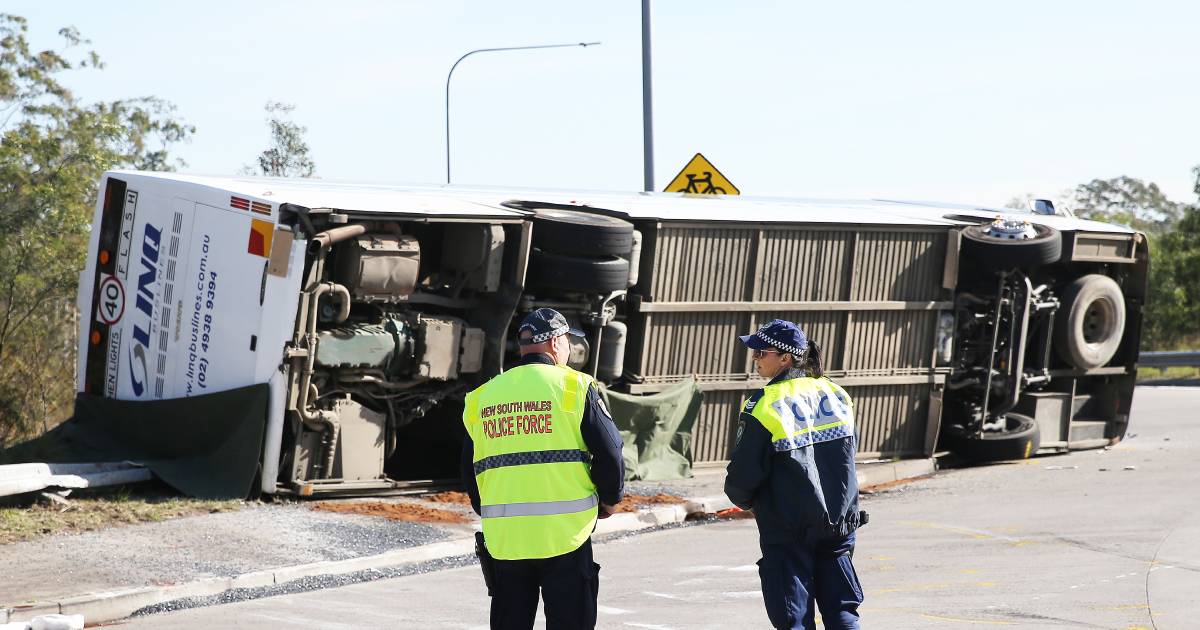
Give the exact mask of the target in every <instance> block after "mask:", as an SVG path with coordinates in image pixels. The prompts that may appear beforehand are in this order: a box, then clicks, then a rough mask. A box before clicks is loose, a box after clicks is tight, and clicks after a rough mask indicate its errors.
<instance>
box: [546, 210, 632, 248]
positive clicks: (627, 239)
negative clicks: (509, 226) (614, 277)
mask: <svg viewBox="0 0 1200 630" xmlns="http://www.w3.org/2000/svg"><path fill="white" fill-rule="evenodd" d="M534 212H535V214H534V215H533V246H534V247H537V248H538V249H541V250H542V251H546V252H558V253H562V254H571V255H574V256H595V257H600V256H620V257H621V258H626V259H627V258H629V251H630V250H631V249H633V224H632V223H630V222H628V221H626V220H624V219H618V218H617V217H610V216H607V215H603V214H593V213H590V212H579V211H576V210H562V209H559V208H538V209H537V210H535V211H534Z"/></svg>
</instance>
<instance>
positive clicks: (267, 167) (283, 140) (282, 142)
mask: <svg viewBox="0 0 1200 630" xmlns="http://www.w3.org/2000/svg"><path fill="white" fill-rule="evenodd" d="M264 109H266V111H267V127H269V128H270V130H271V146H270V147H268V148H267V149H266V150H265V151H263V152H262V154H261V155H259V156H258V170H257V171H256V170H255V169H254V168H251V167H246V168H244V169H242V171H243V172H244V173H246V174H248V175H266V176H268V177H312V176H313V172H314V171H315V170H316V165H315V164H314V163H313V161H312V158H311V157H309V155H308V143H307V142H305V141H304V134H305V133H306V132H307V131H308V128H307V127H301V126H300V125H297V124H296V123H294V122H292V121H291V119H290V118H289V117H290V116H291V113H292V111H293V110H295V109H296V106H295V105H288V104H285V103H275V102H270V101H268V102H267V105H266V107H265V108H264Z"/></svg>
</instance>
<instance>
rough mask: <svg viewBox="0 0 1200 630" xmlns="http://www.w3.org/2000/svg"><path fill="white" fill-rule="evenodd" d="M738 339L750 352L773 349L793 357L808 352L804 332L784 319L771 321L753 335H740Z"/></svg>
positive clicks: (806, 338)
mask: <svg viewBox="0 0 1200 630" xmlns="http://www.w3.org/2000/svg"><path fill="white" fill-rule="evenodd" d="M738 339H739V340H741V342H742V343H744V344H746V347H748V348H750V349H751V350H766V349H767V348H774V349H776V350H779V351H780V352H786V353H788V354H792V355H795V356H800V355H802V354H804V352H805V351H806V350H808V337H806V336H805V334H804V331H803V330H801V329H800V327H799V326H797V325H796V324H793V323H792V322H789V321H787V320H784V319H773V320H771V321H769V322H767V323H765V324H763V325H762V327H761V328H759V329H758V331H757V332H755V333H754V334H752V335H741V336H739V337H738Z"/></svg>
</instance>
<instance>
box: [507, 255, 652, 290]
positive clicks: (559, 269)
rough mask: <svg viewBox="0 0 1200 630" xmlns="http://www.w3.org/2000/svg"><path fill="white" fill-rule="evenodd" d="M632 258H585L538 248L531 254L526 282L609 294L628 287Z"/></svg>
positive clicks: (539, 286) (546, 286)
mask: <svg viewBox="0 0 1200 630" xmlns="http://www.w3.org/2000/svg"><path fill="white" fill-rule="evenodd" d="M628 280H629V261H628V260H625V259H624V258H619V257H617V256H604V257H599V258H584V257H582V256H567V255H565V254H556V253H554V252H546V251H542V250H540V249H535V250H533V251H532V252H530V253H529V271H527V272H526V274H525V284H526V285H528V286H530V287H534V288H541V289H558V290H560V291H581V292H583V293H608V292H610V291H619V290H622V289H625V288H626V284H627V283H628Z"/></svg>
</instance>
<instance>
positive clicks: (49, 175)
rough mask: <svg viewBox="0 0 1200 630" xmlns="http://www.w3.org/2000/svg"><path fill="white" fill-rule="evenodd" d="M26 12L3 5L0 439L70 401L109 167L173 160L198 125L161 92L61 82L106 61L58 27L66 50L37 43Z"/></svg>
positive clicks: (40, 423)
mask: <svg viewBox="0 0 1200 630" xmlns="http://www.w3.org/2000/svg"><path fill="white" fill-rule="evenodd" d="M27 30H28V26H27V23H26V21H25V19H24V18H21V17H18V16H14V15H7V14H0V448H3V447H4V445H5V444H6V443H8V442H10V441H11V440H13V439H15V438H18V437H23V436H27V435H29V434H31V433H32V432H33V431H34V430H35V429H38V428H45V427H48V426H49V424H50V423H53V422H56V421H57V420H61V419H62V418H63V417H64V416H65V415H66V414H68V413H69V412H70V408H71V400H72V397H73V394H74V376H73V375H74V370H75V351H76V348H75V335H76V334H77V321H78V319H77V316H76V313H75V309H74V306H73V304H74V296H75V289H76V283H77V282H78V281H79V272H80V270H81V269H82V268H83V263H84V258H85V256H86V252H87V249H88V232H89V230H90V222H91V219H92V208H93V203H94V201H95V199H96V195H97V188H96V186H97V182H98V181H99V179H100V176H101V175H102V174H103V172H104V171H105V170H108V169H112V168H137V169H154V170H169V169H171V168H173V167H175V166H176V165H182V162H181V161H179V160H175V159H173V158H172V157H171V156H170V154H169V152H168V149H169V148H170V147H171V145H173V144H175V143H178V142H181V141H184V140H186V139H188V138H189V137H190V136H191V135H192V134H193V133H194V131H195V129H194V128H193V127H191V126H189V125H186V124H184V123H182V122H179V121H178V120H176V119H175V117H174V107H173V106H172V105H170V104H169V103H166V102H164V101H162V100H159V99H157V98H152V97H143V98H133V99H125V100H119V101H112V102H100V103H83V102H81V101H80V100H79V99H77V98H76V97H75V96H74V95H73V94H72V93H71V91H70V90H69V89H68V88H67V87H66V86H65V85H63V84H62V83H61V82H60V81H59V76H60V75H61V73H63V72H64V71H67V70H71V69H74V68H92V69H96V70H99V69H101V68H102V67H103V64H102V63H101V61H100V58H99V56H98V55H96V53H95V52H92V51H83V52H81V53H79V54H77V55H76V56H75V57H74V58H70V57H68V56H67V55H68V53H71V52H74V51H78V50H79V49H80V47H82V46H85V45H87V44H89V42H88V41H87V40H84V39H83V38H82V37H81V36H80V34H79V33H78V32H77V31H76V30H75V29H74V28H64V29H62V30H60V31H59V35H60V36H61V37H62V39H63V47H62V49H61V50H58V51H53V50H44V51H34V50H32V49H31V48H30V45H29V42H28V40H27V38H26V33H27Z"/></svg>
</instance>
